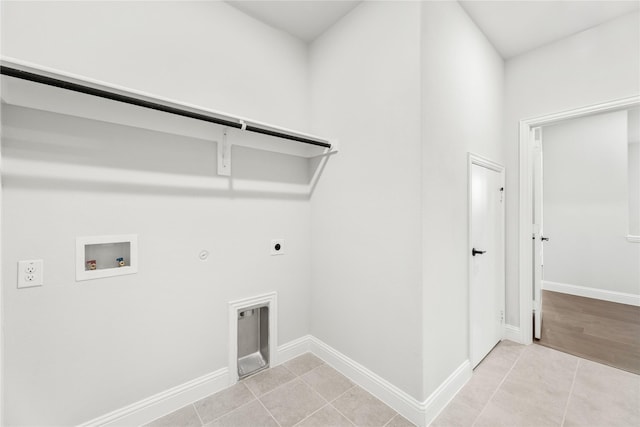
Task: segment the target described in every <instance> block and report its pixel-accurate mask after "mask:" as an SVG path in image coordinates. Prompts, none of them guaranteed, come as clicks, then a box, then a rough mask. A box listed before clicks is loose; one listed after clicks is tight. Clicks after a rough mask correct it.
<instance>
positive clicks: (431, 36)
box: [421, 2, 510, 397]
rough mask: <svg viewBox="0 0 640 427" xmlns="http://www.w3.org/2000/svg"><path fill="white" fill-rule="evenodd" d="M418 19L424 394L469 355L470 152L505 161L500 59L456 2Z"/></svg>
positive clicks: (428, 5)
mask: <svg viewBox="0 0 640 427" xmlns="http://www.w3.org/2000/svg"><path fill="white" fill-rule="evenodd" d="M421 16H422V46H421V52H422V168H423V169H422V206H423V207H422V212H423V216H422V232H423V237H422V248H423V253H422V260H423V269H424V273H423V274H424V277H423V310H424V320H423V322H424V325H425V328H424V337H423V342H424V348H423V363H424V365H423V366H424V368H423V369H424V373H425V383H424V396H425V397H426V396H428V395H429V394H430V393H431V392H433V391H434V390H435V389H436V387H438V386H439V385H440V384H441V383H442V381H444V380H445V379H446V378H447V376H448V375H449V374H450V373H451V372H453V370H454V369H456V368H457V367H458V366H460V364H461V363H462V362H463V361H465V360H466V359H467V358H468V356H469V347H468V342H469V323H468V322H469V316H468V305H467V301H468V296H469V292H468V271H467V262H468V257H469V254H468V253H467V248H468V240H467V237H468V229H467V153H468V152H473V153H475V154H479V155H481V156H484V157H487V158H489V159H491V160H493V161H495V162H497V163H503V149H502V114H503V95H504V93H503V82H504V80H503V79H504V62H503V60H502V58H501V57H500V56H499V55H498V53H497V52H496V50H495V49H494V48H493V46H492V45H491V44H490V43H489V42H488V41H487V39H486V38H485V37H484V35H483V34H482V33H481V32H480V30H479V29H478V28H477V27H476V26H475V24H474V23H473V22H472V21H471V19H470V18H469V17H468V16H467V14H466V13H465V12H464V10H463V9H462V8H461V7H460V5H459V4H458V3H456V2H425V3H423V5H422V14H421ZM506 194H507V196H506V197H507V198H509V197H510V192H509V190H507V193H506Z"/></svg>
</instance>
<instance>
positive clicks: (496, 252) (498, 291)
mask: <svg viewBox="0 0 640 427" xmlns="http://www.w3.org/2000/svg"><path fill="white" fill-rule="evenodd" d="M469 165H470V166H469V174H470V187H469V188H470V203H469V207H470V212H469V219H470V221H469V225H470V239H469V244H470V245H469V246H470V247H469V254H468V256H469V269H470V271H469V273H470V274H469V302H470V303H469V311H470V313H469V321H470V334H471V336H470V355H469V357H470V360H471V366H472V367H475V366H476V365H477V364H478V363H480V361H481V360H482V359H483V358H484V357H485V356H486V355H487V354H488V353H489V352H490V351H491V349H492V348H493V347H494V346H495V345H496V344H497V343H498V342H499V341H500V340H501V339H502V335H503V329H504V328H503V325H504V299H505V295H504V294H505V289H504V197H505V195H504V170H503V169H502V167H501V166H499V165H496V164H494V163H492V162H489V161H487V160H484V159H478V158H475V157H474V156H470V162H469Z"/></svg>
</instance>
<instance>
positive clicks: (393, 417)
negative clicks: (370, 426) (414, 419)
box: [382, 413, 400, 427]
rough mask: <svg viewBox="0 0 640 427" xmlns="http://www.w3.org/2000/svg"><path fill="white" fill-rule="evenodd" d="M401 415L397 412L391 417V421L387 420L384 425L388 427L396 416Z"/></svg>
mask: <svg viewBox="0 0 640 427" xmlns="http://www.w3.org/2000/svg"><path fill="white" fill-rule="evenodd" d="M398 415H400V414H399V413H396V414H395V415H394V416H393V417H391V419H390V420H389V421H387V423H386V424H385V425H383V426H382V427H387V426H388V425H389V423H390V422H391V421H393V420H395V419H396V417H397V416H398Z"/></svg>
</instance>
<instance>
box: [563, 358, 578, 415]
mask: <svg viewBox="0 0 640 427" xmlns="http://www.w3.org/2000/svg"><path fill="white" fill-rule="evenodd" d="M579 368H580V358H578V363H576V370H575V371H574V372H573V381H572V382H571V388H570V389H569V396H568V397H567V404H566V406H565V407H564V413H563V414H562V422H561V423H560V427H562V426H564V422H565V420H566V418H567V412H568V411H569V402H571V396H572V395H573V387H574V386H575V384H576V377H577V376H578V369H579Z"/></svg>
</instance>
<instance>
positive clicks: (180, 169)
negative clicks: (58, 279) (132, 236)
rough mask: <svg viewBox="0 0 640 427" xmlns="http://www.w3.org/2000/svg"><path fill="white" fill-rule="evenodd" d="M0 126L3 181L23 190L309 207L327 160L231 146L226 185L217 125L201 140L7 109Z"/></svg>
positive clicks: (189, 122) (159, 116) (160, 116)
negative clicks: (287, 202) (279, 201)
mask: <svg viewBox="0 0 640 427" xmlns="http://www.w3.org/2000/svg"><path fill="white" fill-rule="evenodd" d="M153 114H156V115H157V118H156V120H157V121H158V122H161V121H163V120H164V119H166V118H167V117H166V116H168V115H167V114H166V113H160V112H153ZM172 119H173V120H174V121H175V118H172ZM178 122H179V126H183V127H185V128H188V127H189V126H192V125H193V124H194V122H195V121H194V120H190V119H187V118H179V120H178ZM2 124H3V126H2V131H3V135H2V144H3V145H2V155H3V179H5V180H6V182H7V183H8V184H10V185H13V186H19V187H22V188H29V187H36V188H42V186H43V185H46V187H47V188H51V189H55V188H60V189H67V190H68V189H73V190H82V191H92V192H96V191H101V192H118V193H122V192H128V193H140V192H144V193H149V194H168V195H175V196H214V197H227V198H236V197H250V198H283V199H308V198H309V197H310V196H311V194H312V192H313V189H314V187H315V186H314V182H315V181H317V179H318V178H319V175H320V174H321V172H322V170H323V166H324V163H325V161H326V159H327V157H323V158H306V157H298V156H294V155H289V154H283V153H277V152H271V151H263V150H258V149H254V148H249V147H242V146H232V158H233V160H232V166H233V167H232V173H231V177H222V176H218V175H217V145H216V144H217V143H218V142H217V141H216V140H217V139H219V137H218V136H219V135H220V133H221V130H220V127H219V126H216V125H213V124H207V123H196V125H197V126H199V127H200V128H201V129H200V130H199V133H200V134H202V126H203V125H204V126H206V127H208V128H210V134H211V135H212V138H211V140H205V139H202V138H200V137H194V136H187V135H184V134H179V133H177V132H176V133H169V132H159V131H157V130H150V129H143V128H139V127H134V126H129V125H122V124H117V123H110V122H106V121H100V120H94V119H88V118H82V117H76V116H71V115H66V114H60V113H55V112H49V111H42V110H36V109H32V108H24V107H19V106H13V105H6V104H5V105H4V106H3V109H2ZM174 124H175V123H174ZM205 131H206V129H205ZM184 133H185V134H188V131H185V132H184ZM266 138H270V137H266ZM314 178H315V179H314Z"/></svg>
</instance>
